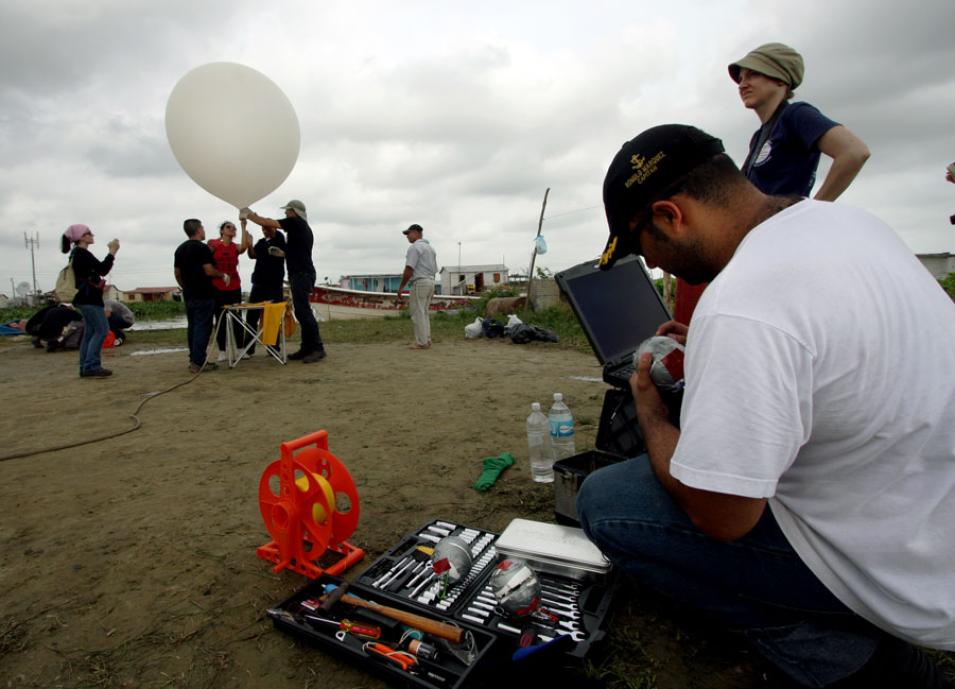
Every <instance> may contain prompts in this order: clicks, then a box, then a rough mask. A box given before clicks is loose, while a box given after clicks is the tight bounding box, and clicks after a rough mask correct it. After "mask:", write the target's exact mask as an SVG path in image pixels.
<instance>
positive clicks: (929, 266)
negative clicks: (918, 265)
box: [915, 253, 955, 280]
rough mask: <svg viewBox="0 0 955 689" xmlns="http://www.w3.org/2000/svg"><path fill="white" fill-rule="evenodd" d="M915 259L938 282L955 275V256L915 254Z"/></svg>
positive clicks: (948, 254) (947, 254) (946, 254)
mask: <svg viewBox="0 0 955 689" xmlns="http://www.w3.org/2000/svg"><path fill="white" fill-rule="evenodd" d="M915 257H916V258H917V259H918V260H919V261H921V262H922V265H923V266H925V269H926V270H928V272H930V273H931V274H932V276H933V277H934V278H935V279H936V280H941V279H942V278H944V277H945V276H946V275H948V274H949V273H955V254H950V253H944V254H915Z"/></svg>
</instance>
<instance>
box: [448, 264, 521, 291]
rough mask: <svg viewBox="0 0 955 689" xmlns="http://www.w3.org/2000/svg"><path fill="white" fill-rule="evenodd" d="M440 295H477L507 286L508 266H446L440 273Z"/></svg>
mask: <svg viewBox="0 0 955 689" xmlns="http://www.w3.org/2000/svg"><path fill="white" fill-rule="evenodd" d="M438 276H439V278H438V279H439V281H440V282H441V291H440V294H449V295H450V294H455V295H466V294H477V293H479V292H483V291H485V290H489V289H494V288H495V287H503V286H504V285H506V284H507V266H505V265H504V264H503V263H497V264H491V265H477V266H444V267H443V268H442V269H441V272H440V273H438Z"/></svg>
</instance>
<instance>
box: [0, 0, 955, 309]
mask: <svg viewBox="0 0 955 689" xmlns="http://www.w3.org/2000/svg"><path fill="white" fill-rule="evenodd" d="M953 28H955V3H953V2H952V0H921V1H919V2H915V3H911V4H909V5H903V4H900V3H899V2H897V0H846V1H841V0H825V1H823V0H799V1H798V2H797V1H795V0H773V1H770V2H766V1H765V0H721V1H720V2H710V1H706V0H700V1H698V2H692V1H689V0H665V1H662V2H658V1H656V0H642V1H641V2H634V1H633V0H628V1H626V2H617V1H610V0H588V1H587V2H583V1H581V2H571V1H562V0H550V1H549V2H546V3H544V2H540V3H537V2H525V3H515V2H513V1H511V2H497V1H496V0H489V1H488V2H484V3H480V4H479V5H474V4H473V3H468V4H465V3H455V2H447V0H445V1H443V2H438V1H433V2H432V1H419V0H404V1H403V2H385V1H383V0H382V1H381V2H365V1H362V0H349V1H348V2H345V1H338V0H329V1H326V2H304V1H303V2H281V1H279V2H275V3H261V2H258V1H256V2H253V1H251V0H248V1H247V0H227V1H223V0H202V1H201V2H195V1H194V0H188V1H187V0H164V2H161V3H160V2H155V0H149V1H147V0H83V1H82V2H75V1H73V0H3V3H2V4H0V65H2V70H0V154H2V155H0V157H2V160H3V165H2V167H0V227H2V228H3V229H2V231H0V248H2V251H0V292H4V293H9V292H10V289H11V287H10V283H11V280H13V281H14V283H20V282H21V281H27V282H29V281H31V279H32V278H31V268H30V251H29V250H28V249H27V248H26V247H25V245H24V233H27V234H28V235H30V236H34V235H38V236H39V238H40V246H39V249H38V251H37V253H36V272H37V281H38V283H39V287H40V288H41V289H51V288H52V286H53V282H54V281H55V276H56V273H57V271H58V270H59V268H60V267H61V266H62V265H63V264H64V257H63V256H62V255H61V254H60V253H59V236H60V234H61V233H62V231H63V230H64V229H65V228H66V226H67V225H69V224H71V223H78V222H81V223H85V224H88V225H90V226H91V227H92V228H93V229H94V231H95V232H96V234H97V237H98V239H99V240H100V242H101V243H100V244H99V245H97V246H94V249H93V250H94V253H97V254H98V255H102V254H104V253H105V250H106V249H105V241H106V240H108V239H109V238H110V237H118V238H120V240H121V242H122V249H121V251H120V253H119V256H118V259H119V260H118V261H117V265H116V268H115V269H114V273H113V281H114V282H115V283H116V284H117V285H118V286H119V287H120V288H121V289H132V288H134V287H141V286H159V285H171V284H174V282H175V281H174V278H173V274H172V254H173V251H174V249H175V247H176V245H177V244H179V242H180V241H182V240H183V239H184V235H183V233H182V229H181V227H182V220H183V219H184V218H186V217H190V216H195V217H199V218H201V219H202V220H204V221H205V223H206V225H207V228H210V229H212V228H214V227H215V225H217V224H218V222H219V221H221V220H222V219H225V218H235V215H236V212H235V209H233V208H231V207H230V206H229V205H228V204H226V203H225V202H223V201H220V200H219V199H216V198H215V197H213V196H211V195H210V194H208V193H207V192H205V191H204V190H202V189H201V188H200V187H198V186H197V185H196V184H195V183H194V182H193V181H192V180H191V179H190V178H189V177H188V176H187V175H186V174H185V173H184V172H183V171H182V169H181V168H180V167H179V165H178V163H177V162H176V159H175V158H174V157H173V155H172V153H171V151H170V148H169V144H168V142H167V140H166V133H165V127H164V115H165V107H166V101H167V99H168V97H169V94H170V92H171V91H172V89H173V87H174V86H175V85H176V83H177V82H178V80H179V79H180V78H181V77H182V76H183V75H185V74H186V73H187V72H189V71H190V70H191V69H193V68H195V67H197V66H199V65H202V64H205V63H209V62H217V61H229V62H238V63H241V64H244V65H247V66H249V67H252V68H254V69H256V70H258V71H260V72H262V73H264V74H266V75H267V76H268V77H269V78H271V79H272V80H273V81H274V82H275V83H276V84H277V85H278V86H279V87H280V88H281V89H282V91H284V92H285V94H286V95H287V96H288V98H289V99H290V101H291V102H292V104H293V106H294V108H295V110H296V112H297V115H298V118H299V122H300V125H301V133H302V144H301V152H300V154H299V158H298V162H297V164H296V166H295V168H294V170H293V171H292V173H291V175H290V176H289V177H288V179H286V180H285V182H284V183H283V184H282V185H281V186H280V187H279V189H278V190H276V191H275V192H274V193H272V194H270V195H269V196H267V197H266V198H264V199H263V200H261V201H259V202H257V203H255V204H253V207H254V208H255V210H256V211H257V212H259V213H260V214H262V215H267V216H272V217H280V215H281V211H280V210H279V209H278V207H279V206H280V205H282V204H284V203H285V202H286V201H287V200H288V199H290V198H300V199H302V200H304V201H305V203H306V204H307V205H308V208H309V219H310V221H311V224H312V227H313V229H314V230H315V232H316V236H317V242H316V250H315V254H314V258H315V261H316V267H317V270H318V279H319V281H322V280H323V279H324V278H326V277H327V278H329V279H330V280H332V281H337V280H338V277H339V276H340V275H343V274H356V273H374V272H399V271H400V270H401V268H402V265H403V256H404V251H405V249H406V247H407V244H406V243H405V241H404V238H403V237H402V235H401V234H400V231H401V230H402V229H404V228H405V227H407V226H408V224H410V223H412V222H417V223H420V224H421V225H423V226H424V228H425V235H426V237H428V238H429V239H430V240H431V242H432V244H433V245H434V246H435V248H436V249H437V252H438V263H439V266H441V265H456V264H457V263H458V260H459V252H460V260H461V262H463V263H465V264H469V263H497V262H500V261H502V260H503V261H504V262H505V263H506V264H507V265H508V266H509V267H510V268H511V270H512V271H514V272H523V271H525V270H526V269H527V265H528V263H529V260H530V254H531V249H532V240H533V237H534V235H535V234H536V231H537V222H538V217H539V214H540V210H541V201H542V200H543V196H544V190H545V189H547V188H550V190H551V191H550V197H549V200H548V204H547V211H546V214H545V221H544V236H545V238H546V240H547V243H548V245H549V248H550V251H549V252H548V253H547V254H546V255H545V256H541V257H539V259H538V265H543V266H544V267H547V268H550V269H551V270H554V271H557V270H560V269H562V268H566V267H568V266H570V265H573V264H575V263H578V262H580V261H583V260H586V259H589V258H591V257H594V256H596V255H597V254H598V253H599V252H600V250H601V249H602V248H603V244H604V242H605V240H606V225H605V223H604V220H603V215H602V210H601V208H600V203H601V196H600V188H601V182H602V180H603V175H604V172H605V171H606V167H607V164H608V163H609V161H610V159H611V158H612V157H613V155H614V153H615V152H616V150H617V149H618V148H619V146H620V144H621V143H623V141H625V140H626V139H628V138H630V137H631V136H633V135H634V134H636V133H637V132H639V131H641V130H642V129H645V128H646V127H649V126H653V125H655V124H660V123H663V122H686V123H690V124H695V125H697V126H699V127H701V128H703V129H705V130H707V131H709V132H711V133H713V134H716V135H717V136H719V137H721V138H722V139H723V141H724V142H725V144H726V147H727V150H728V151H729V153H730V154H731V155H732V156H733V158H734V159H735V160H736V161H737V162H738V163H739V162H741V161H742V159H743V158H744V157H745V152H746V145H747V142H748V140H749V136H750V134H751V133H752V131H753V130H754V129H755V128H756V126H757V124H758V122H757V119H756V117H755V115H754V114H753V113H751V112H749V111H747V110H745V109H744V108H743V107H742V105H741V104H740V102H739V99H738V96H737V94H736V89H735V85H734V84H733V83H732V82H731V81H730V79H729V77H728V76H727V73H726V65H727V63H729V62H731V61H733V60H735V59H738V58H740V57H742V56H743V55H744V54H745V53H746V52H748V50H750V49H751V48H753V47H755V46H756V45H759V44H761V43H765V42H768V41H781V42H784V43H788V44H790V45H792V46H794V47H796V48H797V49H798V50H799V51H800V52H802V54H803V56H804V58H805V60H806V66H807V67H806V80H805V83H804V84H803V86H801V87H800V88H799V89H798V91H797V99H799V100H806V101H808V102H811V103H813V104H814V105H816V106H817V107H819V108H820V109H821V110H822V111H823V112H825V113H826V114H827V115H829V116H830V117H831V118H833V119H835V120H837V121H839V122H842V123H844V124H846V125H847V126H849V128H850V129H852V130H853V131H854V132H855V133H856V134H858V135H859V136H860V137H861V138H862V139H863V140H864V141H865V142H866V143H867V144H868V145H869V148H870V149H871V151H872V158H871V159H870V161H869V163H868V164H867V165H866V167H865V168H864V169H863V171H862V173H861V175H860V177H859V178H858V179H857V180H856V182H855V183H854V185H853V186H852V187H851V188H850V189H849V191H848V192H846V194H844V195H843V197H842V199H841V200H840V202H842V203H847V204H852V205H855V206H861V207H864V208H867V209H869V210H871V211H872V212H874V213H876V214H877V215H879V216H881V217H882V218H884V219H885V220H887V221H888V222H889V223H890V224H891V225H893V226H894V227H895V228H896V229H897V231H898V232H899V233H900V235H901V236H902V238H903V239H904V240H905V242H906V243H907V244H908V245H909V246H910V247H911V249H912V250H913V251H915V252H945V251H955V227H953V226H951V225H950V224H949V220H948V218H949V215H951V214H952V213H955V185H951V184H948V183H946V182H945V181H944V171H945V166H946V165H947V164H948V163H950V162H952V161H953V160H955V125H953V123H955V35H953ZM229 108H230V103H228V102H224V103H222V109H223V117H227V115H228V111H229ZM824 173H825V167H823V168H821V169H820V175H819V176H820V178H821V177H822V176H823V174H824ZM243 263H244V264H245V265H244V267H243V271H242V274H243V284H244V287H245V288H246V289H247V288H248V284H249V283H248V276H249V274H250V273H251V267H250V266H249V265H248V264H249V263H250V262H249V261H245V260H244V261H243Z"/></svg>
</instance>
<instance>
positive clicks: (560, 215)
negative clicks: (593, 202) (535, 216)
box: [544, 206, 600, 220]
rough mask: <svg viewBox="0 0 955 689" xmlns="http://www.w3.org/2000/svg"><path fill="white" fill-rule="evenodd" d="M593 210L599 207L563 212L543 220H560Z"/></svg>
mask: <svg viewBox="0 0 955 689" xmlns="http://www.w3.org/2000/svg"><path fill="white" fill-rule="evenodd" d="M595 208H600V206H587V207H586V208H577V209H574V210H572V211H565V212H563V213H558V214H557V215H548V216H547V217H546V218H544V220H553V219H554V218H562V217H564V216H565V215H573V214H574V213H583V212H584V211H592V210H594V209H595Z"/></svg>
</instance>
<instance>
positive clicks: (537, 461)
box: [527, 402, 554, 483]
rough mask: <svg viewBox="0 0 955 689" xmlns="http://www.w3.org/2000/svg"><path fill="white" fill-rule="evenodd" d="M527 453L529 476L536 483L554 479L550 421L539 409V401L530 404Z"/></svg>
mask: <svg viewBox="0 0 955 689" xmlns="http://www.w3.org/2000/svg"><path fill="white" fill-rule="evenodd" d="M527 454H528V455H529V456H530V459H531V478H532V479H534V480H535V481H537V482H538V483H551V482H552V481H553V480H554V451H553V450H552V449H551V446H550V422H549V421H548V420H547V417H546V416H544V412H542V411H541V405H540V402H534V403H533V404H531V415H530V416H528V417H527Z"/></svg>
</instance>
